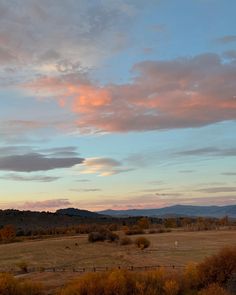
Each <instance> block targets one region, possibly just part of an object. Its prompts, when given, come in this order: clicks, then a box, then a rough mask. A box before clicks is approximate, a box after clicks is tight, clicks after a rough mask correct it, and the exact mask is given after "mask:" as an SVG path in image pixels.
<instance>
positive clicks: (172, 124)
mask: <svg viewBox="0 0 236 295" xmlns="http://www.w3.org/2000/svg"><path fill="white" fill-rule="evenodd" d="M132 71H133V73H134V74H135V77H134V78H133V81H132V82H131V83H127V84H122V85H117V84H109V85H106V86H104V87H101V86H96V85H94V84H92V83H91V82H90V81H89V80H88V79H85V78H84V77H75V76H73V75H69V76H66V75H64V76H62V77H56V78H43V79H42V78H41V79H40V80H38V81H36V82H34V83H31V84H30V85H27V87H30V88H33V89H35V90H37V91H39V92H41V93H45V92H46V93H47V94H48V95H53V96H54V97H55V96H56V97H57V99H58V101H59V103H60V105H61V106H62V107H67V108H70V109H71V111H72V112H73V113H75V114H78V119H77V120H76V125H77V127H78V128H79V129H80V130H81V132H128V131H146V130H161V129H172V128H188V127H199V126H204V125H208V124H212V123H216V122H221V121H226V120H235V119H236V85H235V77H236V64H235V62H234V61H232V60H231V62H227V63H226V62H223V61H222V60H221V59H220V57H219V56H218V55H216V54H203V55H199V56H196V57H192V58H182V59H176V60H170V61H144V62H141V63H138V64H136V65H134V67H133V69H132Z"/></svg>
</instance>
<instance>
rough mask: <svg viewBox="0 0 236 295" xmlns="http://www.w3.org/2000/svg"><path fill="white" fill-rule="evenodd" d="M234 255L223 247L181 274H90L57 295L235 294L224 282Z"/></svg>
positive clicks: (234, 261) (232, 267)
mask: <svg viewBox="0 0 236 295" xmlns="http://www.w3.org/2000/svg"><path fill="white" fill-rule="evenodd" d="M235 253H236V248H235V247H232V248H225V249H223V250H221V251H220V252H219V253H218V254H216V255H213V256H211V257H210V258H206V259H205V260H204V261H203V262H202V263H200V264H198V265H197V264H189V265H188V266H187V267H186V268H185V270H184V271H182V272H175V271H170V270H168V271H167V270H164V269H158V270H152V271H146V272H135V271H127V270H120V269H118V270H113V271H111V272H105V273H89V274H86V275H84V276H81V277H79V278H78V279H76V280H75V281H74V282H72V283H70V284H69V285H68V286H66V287H64V288H63V290H61V292H60V295H95V294H96V295H234V294H236V293H235V292H234V291H235V290H234V291H233V293H232V291H231V293H230V292H229V291H227V282H228V279H229V278H230V277H231V276H232V274H233V273H235V271H236V269H235V265H236V256H235ZM213 279H214V280H215V282H212V280H213ZM0 294H1V293H0Z"/></svg>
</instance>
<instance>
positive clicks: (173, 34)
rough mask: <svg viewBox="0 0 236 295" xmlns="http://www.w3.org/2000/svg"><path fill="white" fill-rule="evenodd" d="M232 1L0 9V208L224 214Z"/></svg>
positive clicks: (230, 165)
mask: <svg viewBox="0 0 236 295" xmlns="http://www.w3.org/2000/svg"><path fill="white" fill-rule="evenodd" d="M235 11H236V2H235V1H234V0H227V1H223V0H181V1H180V0H149V1H144V0H91V1H85V0H76V1H75V0H67V1H64V0H41V1H36V0H0V208H1V209H6V208H15V209H24V210H39V211H42V210H45V211H55V210H57V209H59V208H66V207H77V208H81V209H88V210H94V211H99V210H104V209H108V208H109V209H131V208H159V207H165V206H171V205H175V204H186V205H230V204H236V135H235V134H236V121H235V120H236V18H235Z"/></svg>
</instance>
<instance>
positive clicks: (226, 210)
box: [98, 205, 236, 218]
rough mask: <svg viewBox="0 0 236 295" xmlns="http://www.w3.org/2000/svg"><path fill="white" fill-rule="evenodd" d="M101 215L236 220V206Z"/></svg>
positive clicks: (134, 211) (159, 209) (145, 210)
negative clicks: (225, 217)
mask: <svg viewBox="0 0 236 295" xmlns="http://www.w3.org/2000/svg"><path fill="white" fill-rule="evenodd" d="M98 213H99V214H104V215H109V216H116V217H122V216H148V217H151V216H153V217H154V216H155V217H167V216H173V217H174V216H205V217H223V216H226V215H227V216H228V217H232V218H236V205H228V206H190V205H174V206H170V207H164V208H157V209H129V210H110V209H108V210H104V211H100V212H98Z"/></svg>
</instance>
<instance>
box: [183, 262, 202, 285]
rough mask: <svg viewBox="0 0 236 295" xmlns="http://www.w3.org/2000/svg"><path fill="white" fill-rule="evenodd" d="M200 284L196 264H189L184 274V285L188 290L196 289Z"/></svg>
mask: <svg viewBox="0 0 236 295" xmlns="http://www.w3.org/2000/svg"><path fill="white" fill-rule="evenodd" d="M198 283H199V273H198V269H197V265H196V264H195V263H189V264H188V265H187V266H186V268H185V269H184V272H183V284H184V288H185V289H187V290H192V289H196V288H197V286H198Z"/></svg>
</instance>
